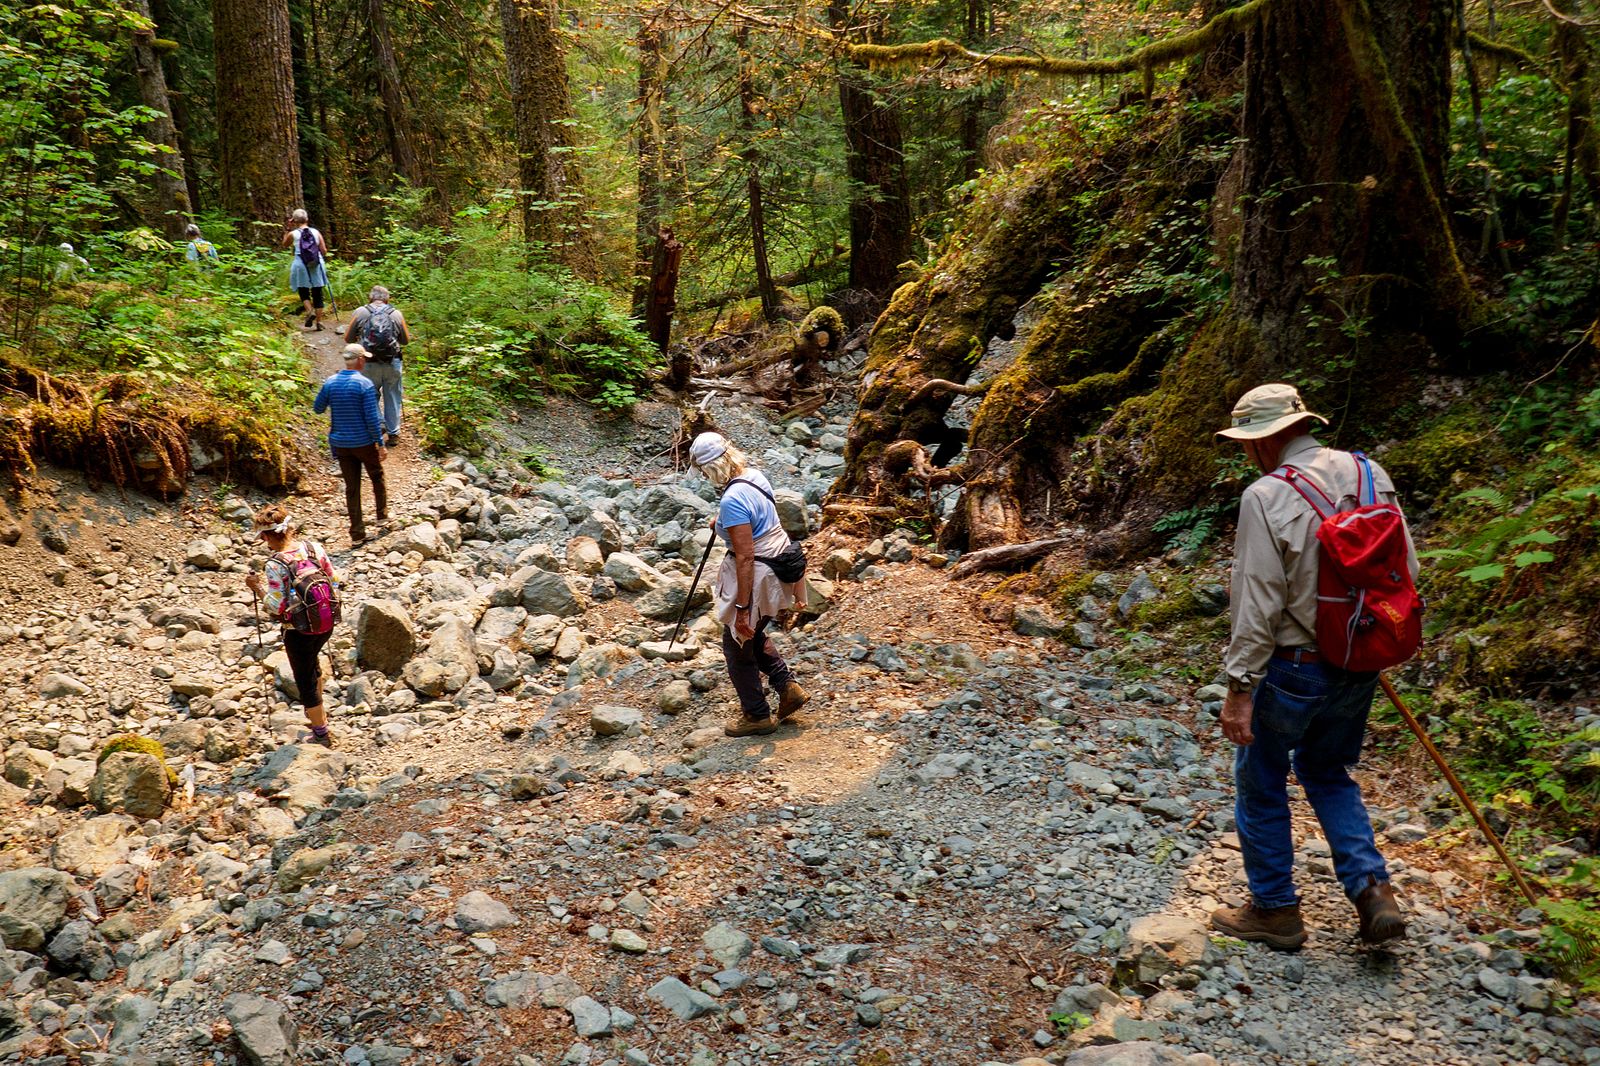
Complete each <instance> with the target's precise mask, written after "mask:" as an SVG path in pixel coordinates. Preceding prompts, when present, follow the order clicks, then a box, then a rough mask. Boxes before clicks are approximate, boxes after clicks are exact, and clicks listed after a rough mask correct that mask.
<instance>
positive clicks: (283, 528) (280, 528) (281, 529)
mask: <svg viewBox="0 0 1600 1066" xmlns="http://www.w3.org/2000/svg"><path fill="white" fill-rule="evenodd" d="M293 521H294V515H292V514H286V515H284V516H283V521H282V522H279V523H278V524H277V525H275V526H267V527H266V528H265V529H258V530H256V538H257V539H258V540H259V539H260V538H261V536H262V535H263V534H266V533H287V532H289V523H291V522H293Z"/></svg>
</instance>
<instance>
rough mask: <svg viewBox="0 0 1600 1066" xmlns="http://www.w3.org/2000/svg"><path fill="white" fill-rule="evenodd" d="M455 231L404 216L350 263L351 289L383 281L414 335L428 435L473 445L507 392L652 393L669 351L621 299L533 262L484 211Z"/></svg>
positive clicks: (410, 370)
mask: <svg viewBox="0 0 1600 1066" xmlns="http://www.w3.org/2000/svg"><path fill="white" fill-rule="evenodd" d="M457 222H458V225H457V227H456V228H455V229H454V230H452V231H446V230H443V229H439V228H434V227H415V228H414V227H408V226H392V227H390V228H389V229H387V230H385V231H384V233H383V234H382V235H381V238H380V240H379V241H378V250H377V253H376V254H375V255H374V256H373V257H372V258H370V259H363V260H360V261H358V262H357V263H355V264H353V265H351V266H349V267H347V268H345V269H344V270H343V271H342V273H343V275H344V277H343V279H342V280H341V281H340V285H341V292H342V293H343V294H344V296H345V299H346V300H347V301H348V302H349V303H350V304H351V305H352V306H354V305H357V304H359V303H360V302H361V301H362V299H363V298H364V294H365V292H366V291H367V289H368V288H370V286H371V285H373V284H380V283H381V284H383V285H384V286H386V287H387V288H388V289H389V290H390V291H391V292H392V293H393V297H392V298H393V301H394V303H395V305H396V306H397V307H399V308H400V309H401V310H402V311H403V312H404V313H405V316H406V321H407V323H409V325H410V326H411V332H412V335H413V338H414V341H413V344H412V345H411V346H410V347H409V348H408V349H407V352H406V362H407V366H406V374H407V377H408V379H409V381H408V387H407V397H408V400H409V401H410V402H411V403H412V405H413V406H414V409H415V410H416V411H417V412H419V413H420V414H421V416H422V420H423V439H424V443H425V444H426V445H427V446H429V447H433V448H444V447H462V448H472V447H475V446H477V445H479V444H480V443H481V437H480V432H479V431H480V428H481V427H482V426H483V425H484V423H485V421H486V420H485V418H484V414H485V412H488V411H493V410H495V409H496V407H497V406H498V404H499V403H500V401H501V400H504V399H509V400H515V401H519V402H523V403H536V402H538V401H539V398H540V396H541V393H542V390H546V389H549V390H554V391H559V392H569V393H572V394H574V395H578V396H582V397H585V398H587V399H589V400H591V401H592V402H594V403H595V404H596V405H597V406H600V407H604V408H608V409H621V408H626V407H628V406H630V405H632V404H633V403H636V402H637V401H638V400H640V399H641V398H643V395H644V393H643V389H644V386H645V382H646V380H647V378H648V375H649V374H650V372H651V371H652V370H654V369H655V367H656V366H657V364H658V361H659V359H658V354H657V353H656V352H655V350H654V349H653V348H651V347H650V345H649V343H648V341H647V340H646V339H645V338H644V336H643V335H642V334H640V333H639V332H638V330H637V329H636V328H635V325H634V323H633V321H632V320H631V319H629V317H628V315H627V314H626V312H625V311H624V310H622V308H621V307H620V305H619V300H618V297H616V296H615V295H614V294H612V293H610V292H607V291H606V290H605V289H602V288H600V287H598V286H596V285H592V284H589V283H588V282H585V281H582V280H581V279H579V278H577V277H575V276H573V275H572V274H571V273H570V272H567V271H565V270H563V269H561V268H559V267H555V266H553V265H550V264H548V263H543V262H538V261H534V262H528V261H527V259H526V256H527V251H526V249H525V248H524V247H523V246H522V244H521V243H520V242H519V241H515V240H512V239H509V238H508V237H507V236H506V235H505V234H503V233H501V232H500V231H499V230H498V229H497V227H496V225H495V223H494V221H493V220H492V218H490V217H487V215H486V213H485V212H482V211H468V212H463V214H462V216H461V217H459V218H458V220H457Z"/></svg>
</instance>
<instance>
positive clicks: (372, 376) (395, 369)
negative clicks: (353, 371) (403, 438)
mask: <svg viewBox="0 0 1600 1066" xmlns="http://www.w3.org/2000/svg"><path fill="white" fill-rule="evenodd" d="M361 373H362V374H364V375H366V378H367V380H368V381H370V382H372V383H373V384H374V385H376V386H377V387H378V402H379V403H380V404H382V406H383V431H384V432H385V433H387V434H389V435H390V436H396V435H398V434H399V432H400V404H401V402H402V401H403V400H404V399H405V392H404V390H403V388H402V386H401V381H400V360H398V359H396V360H395V361H394V362H392V363H379V362H376V361H373V360H368V361H367V365H366V366H365V367H363V368H362V370H361Z"/></svg>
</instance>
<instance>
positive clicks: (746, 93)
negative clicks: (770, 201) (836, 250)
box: [737, 23, 778, 322]
mask: <svg viewBox="0 0 1600 1066" xmlns="http://www.w3.org/2000/svg"><path fill="white" fill-rule="evenodd" d="M737 39H738V43H739V129H740V130H741V131H742V132H743V134H744V152H743V155H744V165H745V198H746V202H747V207H748V210H749V218H750V256H751V258H752V259H753V260H754V261H755V270H756V292H757V293H758V294H760V296H761V315H762V317H763V318H765V319H766V320H767V321H768V322H774V321H776V320H777V318H778V287H777V286H776V285H775V284H773V281H772V263H771V261H770V260H769V259H768V257H767V209H766V204H765V202H764V200H763V199H762V193H761V149H760V148H759V147H757V145H756V81H755V62H754V60H753V59H752V58H751V56H750V27H749V25H748V24H745V23H740V25H739V32H738V35H737Z"/></svg>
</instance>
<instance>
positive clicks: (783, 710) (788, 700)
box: [778, 681, 811, 722]
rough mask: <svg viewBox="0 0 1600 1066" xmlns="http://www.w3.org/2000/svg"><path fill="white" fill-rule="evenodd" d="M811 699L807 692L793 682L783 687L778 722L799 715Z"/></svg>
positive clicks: (779, 699) (779, 701) (779, 698)
mask: <svg viewBox="0 0 1600 1066" xmlns="http://www.w3.org/2000/svg"><path fill="white" fill-rule="evenodd" d="M810 698H811V697H810V696H809V695H808V694H807V693H806V690H805V689H803V688H801V687H800V686H799V685H798V684H797V683H795V682H793V681H791V682H789V683H788V684H787V685H785V686H783V695H782V696H779V697H778V721H780V722H781V721H783V720H784V719H785V718H788V717H790V716H791V715H794V714H796V713H798V712H799V710H800V708H802V707H804V706H805V705H806V701H807V700H809V699H810Z"/></svg>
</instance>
